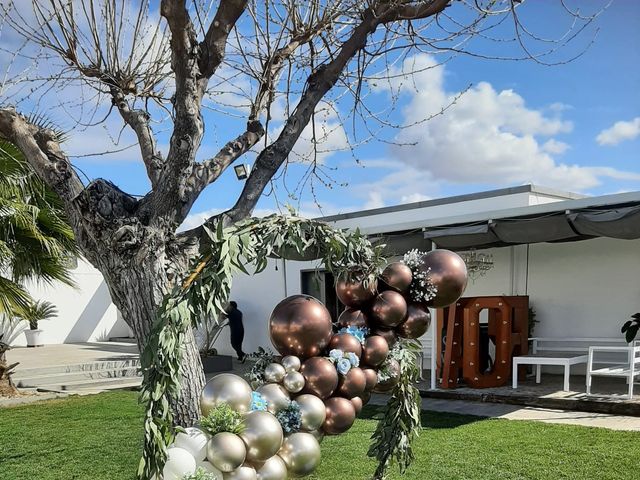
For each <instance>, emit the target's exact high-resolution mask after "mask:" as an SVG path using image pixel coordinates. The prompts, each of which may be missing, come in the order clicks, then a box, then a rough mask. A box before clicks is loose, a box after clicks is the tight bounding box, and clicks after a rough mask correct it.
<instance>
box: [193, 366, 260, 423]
mask: <svg viewBox="0 0 640 480" xmlns="http://www.w3.org/2000/svg"><path fill="white" fill-rule="evenodd" d="M221 403H226V404H227V405H229V406H230V407H231V408H233V409H234V410H236V411H237V412H247V411H249V408H250V407H251V387H250V386H249V384H248V383H247V382H246V381H245V380H244V379H243V378H241V377H239V376H237V375H233V374H232V373H220V374H218V375H216V376H215V377H213V378H212V379H211V380H209V381H208V382H207V384H206V385H205V386H204V389H203V390H202V394H201V395H200V411H201V412H202V415H203V416H205V417H206V416H207V415H208V414H209V412H210V411H211V409H213V408H214V407H216V406H218V405H220V404H221Z"/></svg>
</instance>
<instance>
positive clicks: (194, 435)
mask: <svg viewBox="0 0 640 480" xmlns="http://www.w3.org/2000/svg"><path fill="white" fill-rule="evenodd" d="M208 441H209V435H207V434H206V433H204V432H203V431H202V430H200V429H199V428H195V427H188V428H185V429H184V432H178V433H177V434H176V440H175V442H174V445H175V446H176V447H178V448H184V449H185V450H186V451H187V452H189V453H190V454H191V455H193V458H195V459H196V462H202V461H203V460H204V459H205V458H207V442H208Z"/></svg>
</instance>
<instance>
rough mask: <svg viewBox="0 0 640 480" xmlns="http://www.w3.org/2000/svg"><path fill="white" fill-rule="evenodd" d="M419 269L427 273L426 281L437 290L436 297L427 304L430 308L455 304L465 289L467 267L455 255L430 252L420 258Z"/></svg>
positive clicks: (440, 250)
mask: <svg viewBox="0 0 640 480" xmlns="http://www.w3.org/2000/svg"><path fill="white" fill-rule="evenodd" d="M419 268H420V270H422V271H424V272H427V271H429V273H428V280H429V281H430V282H431V283H432V284H433V285H435V287H436V288H437V289H438V291H437V293H436V296H435V297H434V298H433V299H431V300H430V301H429V302H428V305H429V306H430V307H436V308H441V307H446V306H447V305H451V304H452V303H455V302H456V300H458V299H459V298H460V297H461V296H462V294H463V293H464V289H465V288H466V287H467V280H468V277H467V266H466V265H465V263H464V260H462V258H460V256H459V255H458V254H457V253H454V252H451V251H449V250H442V249H438V250H432V251H431V252H427V253H426V254H425V255H423V256H422V265H420V267H419ZM429 269H431V270H429Z"/></svg>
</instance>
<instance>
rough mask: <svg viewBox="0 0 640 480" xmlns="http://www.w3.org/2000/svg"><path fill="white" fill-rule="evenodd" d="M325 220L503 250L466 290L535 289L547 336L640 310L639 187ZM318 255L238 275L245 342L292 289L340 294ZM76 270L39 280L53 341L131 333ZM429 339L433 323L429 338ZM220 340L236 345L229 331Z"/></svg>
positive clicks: (402, 243)
mask: <svg viewBox="0 0 640 480" xmlns="http://www.w3.org/2000/svg"><path fill="white" fill-rule="evenodd" d="M324 220H325V221H327V222H329V223H330V224H331V225H333V226H335V227H340V228H356V227H359V228H360V230H361V231H363V232H364V233H367V234H369V235H371V236H373V237H382V238H383V240H384V241H385V243H387V245H388V246H389V248H390V250H391V252H392V254H393V255H398V256H400V255H402V254H403V253H405V252H406V251H407V250H409V249H411V248H418V249H420V250H429V249H431V248H433V247H434V244H435V245H437V246H440V247H443V248H450V249H453V250H467V249H469V248H472V247H474V248H476V249H477V250H478V252H482V253H489V254H491V255H493V260H494V267H493V268H492V269H491V270H489V271H488V272H487V273H486V275H484V276H482V277H479V278H478V279H476V281H475V282H471V281H470V282H469V286H468V288H467V291H466V293H465V295H466V296H470V295H528V296H529V299H530V304H531V306H532V307H533V308H534V309H535V310H536V312H537V320H538V321H539V323H538V324H537V325H536V332H535V333H536V335H538V336H550V337H563V336H579V337H599V336H602V337H617V336H620V326H621V324H622V323H623V322H624V321H626V320H627V319H628V318H629V316H630V315H631V314H632V313H635V312H637V311H638V310H640V282H639V281H638V272H640V192H632V193H623V194H616V195H606V196H600V197H583V196H581V195H575V194H571V193H566V192H558V191H554V190H550V189H546V188H539V187H534V186H530V185H525V186H521V187H514V188H507V189H501V190H494V191H489V192H481V193H476V194H470V195H461V196H456V197H449V198H443V199H436V200H428V201H423V202H417V203H411V204H406V205H399V206H394V207H386V208H379V209H374V210H366V211H360V212H353V213H347V214H343V215H336V216H331V217H325V218H324ZM612 237H613V238H612ZM550 241H552V243H550ZM317 266H318V265H316V264H315V263H314V262H296V261H284V260H271V261H270V264H269V266H268V267H267V269H266V270H265V271H264V272H262V273H261V274H259V275H256V276H253V277H247V276H239V277H237V278H236V279H235V280H234V285H233V289H232V299H233V300H235V301H237V302H238V304H239V308H240V309H241V310H242V311H243V313H244V324H245V331H246V334H245V342H244V350H245V351H247V352H251V351H254V350H256V349H257V348H258V347H259V346H265V347H268V346H270V341H269V335H268V319H269V315H270V312H271V310H272V309H273V307H274V306H275V305H276V304H277V303H278V302H279V301H280V300H281V299H283V298H285V297H286V296H288V295H293V294H297V293H314V294H315V295H316V296H318V297H320V299H321V300H323V301H328V302H329V303H330V302H331V299H330V297H331V295H329V293H330V289H331V288H332V286H331V285H328V284H327V285H322V282H321V283H320V284H315V283H313V282H310V279H311V278H313V277H314V273H313V272H315V269H316V267H317ZM77 280H78V284H79V285H80V287H81V288H80V290H78V291H75V290H72V289H70V288H67V287H56V288H45V289H40V290H38V291H34V292H33V293H34V296H35V298H46V299H47V300H50V301H52V302H54V303H55V304H56V305H57V306H58V308H59V310H60V318H58V319H57V320H53V321H51V322H42V323H41V328H42V329H43V330H44V331H45V343H63V342H86V341H96V340H105V339H108V338H110V337H116V336H126V335H128V333H129V332H128V328H127V327H126V325H124V323H123V322H122V320H121V319H119V318H118V314H117V311H116V309H115V308H114V306H113V305H112V304H111V302H110V300H109V294H108V290H107V288H106V285H105V283H104V281H103V280H102V277H101V276H100V274H99V273H98V272H97V271H96V270H94V269H93V268H91V267H90V266H89V265H87V264H86V263H80V265H79V267H78V269H77ZM327 283H329V280H327ZM429 339H430V334H429V333H427V334H426V335H425V339H424V340H425V343H426V347H427V349H428V348H429V346H430V345H429V344H430V340H429ZM216 347H217V348H218V350H219V351H220V352H221V353H232V350H231V348H230V344H229V339H228V331H225V332H224V333H223V334H222V335H221V336H220V338H219V339H218V341H217V343H216Z"/></svg>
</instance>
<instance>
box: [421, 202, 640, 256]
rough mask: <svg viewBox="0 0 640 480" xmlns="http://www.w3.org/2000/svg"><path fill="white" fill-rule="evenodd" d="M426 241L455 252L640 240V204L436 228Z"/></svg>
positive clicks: (427, 235) (425, 233)
mask: <svg viewBox="0 0 640 480" xmlns="http://www.w3.org/2000/svg"><path fill="white" fill-rule="evenodd" d="M424 237H425V238H427V239H430V240H432V241H433V242H434V243H435V244H436V245H437V246H439V247H442V248H450V249H454V250H455V249H458V250H459V249H465V248H488V247H500V246H508V245H520V244H526V243H540V242H571V241H579V240H585V239H588V238H594V237H609V238H620V239H626V240H633V239H638V238H640V204H634V205H624V206H617V207H609V208H601V209H589V210H585V211H564V210H560V211H556V212H547V213H545V214H541V215H538V216H531V215H529V216H520V217H510V218H498V219H492V220H489V221H486V222H483V223H478V222H474V223H470V224H460V225H447V226H443V227H433V228H428V229H426V230H425V232H424Z"/></svg>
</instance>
